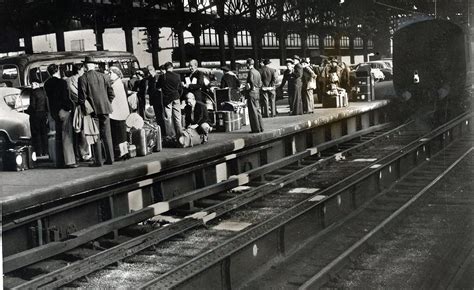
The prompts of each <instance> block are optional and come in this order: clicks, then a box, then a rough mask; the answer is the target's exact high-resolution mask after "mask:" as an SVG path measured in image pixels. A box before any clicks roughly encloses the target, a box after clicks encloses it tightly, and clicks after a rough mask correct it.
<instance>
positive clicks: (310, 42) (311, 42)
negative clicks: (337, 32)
mask: <svg viewBox="0 0 474 290" xmlns="http://www.w3.org/2000/svg"><path fill="white" fill-rule="evenodd" d="M306 45H307V46H308V47H311V48H315V47H316V48H317V47H319V36H318V35H317V34H308V37H307V38H306Z"/></svg>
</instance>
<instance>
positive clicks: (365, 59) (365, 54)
mask: <svg viewBox="0 0 474 290" xmlns="http://www.w3.org/2000/svg"><path fill="white" fill-rule="evenodd" d="M362 41H363V44H362V53H363V54H364V62H368V61H369V59H368V57H367V54H368V53H369V51H368V49H367V46H368V43H367V41H368V38H367V37H364V38H363V39H362Z"/></svg>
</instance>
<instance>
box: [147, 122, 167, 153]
mask: <svg viewBox="0 0 474 290" xmlns="http://www.w3.org/2000/svg"><path fill="white" fill-rule="evenodd" d="M144 129H145V134H146V143H147V148H148V151H150V152H148V153H151V152H160V151H161V150H162V148H163V145H162V141H161V127H160V126H158V125H156V126H155V125H152V124H145V126H144Z"/></svg>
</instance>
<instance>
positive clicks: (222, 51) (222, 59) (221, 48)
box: [217, 29, 226, 66]
mask: <svg viewBox="0 0 474 290" xmlns="http://www.w3.org/2000/svg"><path fill="white" fill-rule="evenodd" d="M224 33H225V32H224V29H219V30H217V34H218V36H219V61H220V63H221V66H224V65H226V59H225V34H224Z"/></svg>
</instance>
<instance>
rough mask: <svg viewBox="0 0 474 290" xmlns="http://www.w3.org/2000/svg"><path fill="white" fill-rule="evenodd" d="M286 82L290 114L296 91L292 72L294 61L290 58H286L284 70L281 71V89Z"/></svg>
mask: <svg viewBox="0 0 474 290" xmlns="http://www.w3.org/2000/svg"><path fill="white" fill-rule="evenodd" d="M287 82H288V104H289V105H290V114H291V113H292V111H293V103H294V102H293V100H294V98H295V91H296V75H295V72H294V62H293V60H292V59H291V58H288V59H287V60H286V70H285V72H284V73H283V79H282V81H281V84H280V87H279V89H280V90H283V86H284V85H285V84H286V83H287Z"/></svg>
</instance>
